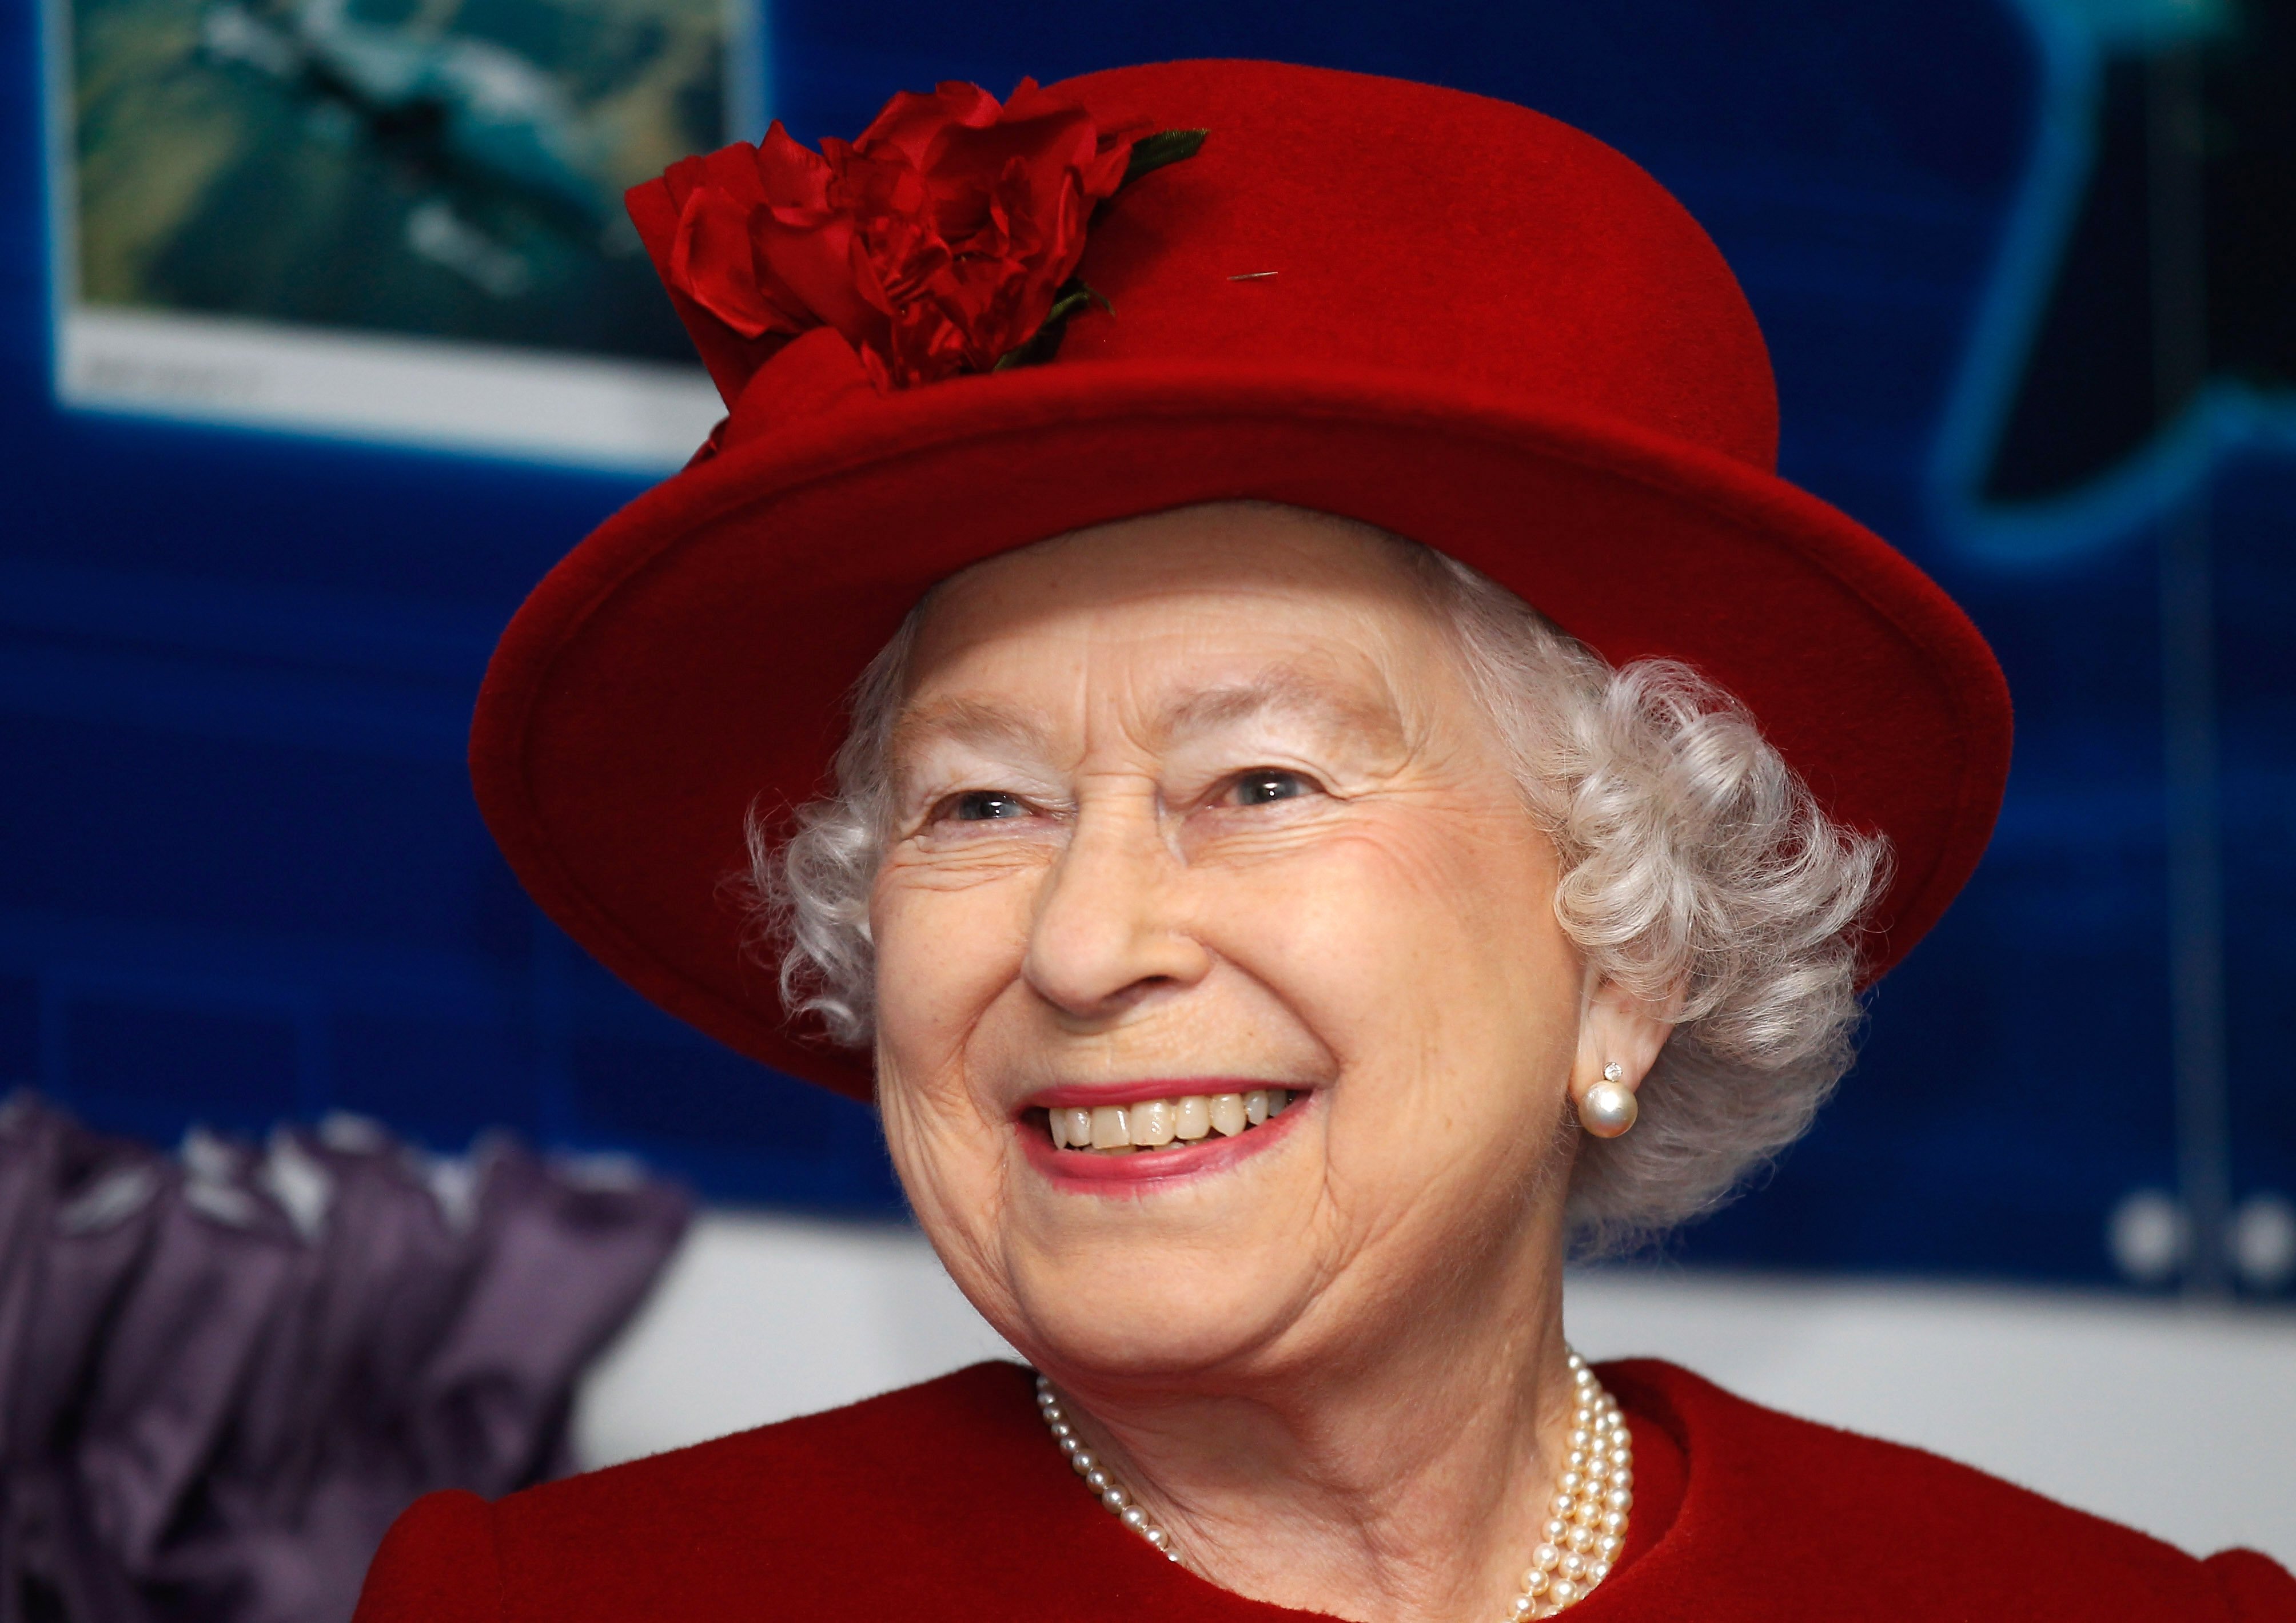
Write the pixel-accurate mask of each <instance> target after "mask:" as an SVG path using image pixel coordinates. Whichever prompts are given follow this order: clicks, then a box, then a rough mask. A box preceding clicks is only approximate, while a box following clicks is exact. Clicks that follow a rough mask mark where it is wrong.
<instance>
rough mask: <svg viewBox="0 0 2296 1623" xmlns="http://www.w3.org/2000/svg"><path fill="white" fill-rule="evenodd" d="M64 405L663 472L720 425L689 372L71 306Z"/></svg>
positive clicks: (705, 388)
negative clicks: (73, 307)
mask: <svg viewBox="0 0 2296 1623" xmlns="http://www.w3.org/2000/svg"><path fill="white" fill-rule="evenodd" d="M57 340H58V342H57V345H56V374H57V375H56V392H57V394H58V395H59V396H60V397H61V399H62V400H63V401H64V403H65V404H67V405H70V406H91V407H98V408H109V409H113V410H122V411H136V412H149V413H153V414H156V415H160V416H176V417H189V418H194V419H198V420H201V421H206V422H216V423H234V424H244V425H247V426H250V427H256V428H274V429H282V430H285V431H288V432H291V433H332V434H345V435H355V436H358V437H361V438H367V439H376V440H388V441H399V442H401V443H406V444H414V445H426V446H433V447H438V448H441V449H453V450H465V451H491V452H497V453H502V454H504V455H509V456H518V457H545V458H549V459H552V460H563V461H570V462H578V463H585V464H590V465H597V466H609V467H627V468H633V469H637V470H641V471H668V470H672V469H675V468H676V467H677V466H679V465H681V464H683V463H684V462H685V459H686V458H687V457H690V456H692V455H693V450H694V449H695V448H696V447H697V446H699V445H700V444H701V441H703V440H705V439H707V438H708V437H709V430H710V426H711V424H715V423H716V422H717V419H718V418H719V417H720V416H724V415H725V408H724V406H723V405H722V404H720V403H719V401H718V399H717V391H716V390H715V389H714V388H712V387H711V386H710V383H709V378H708V377H707V376H706V375H703V373H702V371H701V367H698V366H665V365H660V364H658V363H651V362H644V361H634V360H614V359H608V358H603V357H585V356H577V355H551V354H545V353H542V352H540V351H535V350H512V349H507V348H497V347H493V346H488V345H483V344H467V343H447V342H440V341H438V340H434V339H421V338H387V337H377V336H373V335H371V334H357V333H347V332H329V331H323V330H320V329H317V328H310V327H291V326H282V325H274V324H271V323H267V322H261V321H244V320H238V319H234V318H231V317H216V316H185V315H172V314H169V315H161V314H155V313H152V312H149V311H138V310H123V309H74V310H70V311H69V312H67V313H66V314H65V315H64V317H63V318H62V319H61V322H60V324H59V331H58V334H57Z"/></svg>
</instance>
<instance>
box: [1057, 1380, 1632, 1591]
mask: <svg viewBox="0 0 2296 1623" xmlns="http://www.w3.org/2000/svg"><path fill="white" fill-rule="evenodd" d="M1570 1396H1571V1413H1570V1452H1569V1453H1568V1454H1565V1456H1564V1457H1563V1462H1562V1475H1561V1476H1559V1477H1557V1478H1556V1479H1555V1480H1554V1498H1552V1499H1551V1500H1549V1501H1548V1503H1547V1507H1546V1508H1547V1512H1548V1514H1547V1519H1546V1528H1544V1529H1543V1536H1542V1537H1541V1539H1540V1541H1539V1545H1538V1548H1537V1549H1535V1550H1533V1551H1532V1552H1531V1553H1530V1569H1529V1571H1527V1572H1525V1573H1524V1574H1523V1575H1522V1592H1521V1594H1518V1595H1516V1596H1515V1598H1514V1600H1513V1602H1511V1603H1510V1604H1509V1605H1508V1607H1507V1610H1506V1614H1505V1615H1506V1618H1507V1619H1508V1623H1521V1619H1526V1618H1551V1617H1553V1616H1554V1614H1555V1613H1556V1612H1558V1611H1562V1609H1563V1608H1564V1607H1566V1606H1570V1605H1572V1604H1574V1603H1575V1602H1579V1601H1580V1600H1582V1599H1584V1598H1585V1597H1586V1596H1587V1594H1589V1593H1590V1592H1591V1591H1592V1590H1593V1589H1594V1587H1595V1585H1597V1584H1599V1583H1601V1582H1602V1581H1603V1579H1604V1578H1608V1577H1610V1575H1611V1564H1612V1563H1613V1562H1614V1561H1617V1560H1618V1556H1619V1550H1620V1546H1621V1545H1623V1543H1624V1542H1625V1540H1626V1536H1627V1512H1628V1508H1629V1507H1631V1506H1632V1505H1633V1504H1634V1502H1635V1489H1634V1483H1635V1445H1634V1438H1633V1437H1632V1435H1631V1434H1630V1433H1629V1432H1628V1429H1627V1418H1626V1416H1625V1415H1623V1414H1621V1413H1619V1403H1618V1400H1617V1399H1616V1398H1614V1397H1612V1396H1611V1395H1610V1394H1609V1393H1608V1392H1606V1391H1604V1390H1603V1383H1602V1382H1601V1381H1599V1380H1595V1372H1594V1371H1592V1370H1590V1369H1588V1368H1587V1363H1586V1360H1584V1359H1582V1358H1581V1357H1579V1355H1578V1354H1576V1353H1572V1354H1570ZM1037 1413H1039V1414H1041V1415H1043V1416H1044V1417H1045V1424H1046V1427H1047V1428H1048V1429H1050V1430H1051V1431H1052V1434H1053V1441H1054V1442H1055V1443H1057V1444H1059V1445H1060V1449H1061V1452H1062V1454H1066V1455H1068V1457H1069V1466H1070V1469H1071V1470H1073V1471H1075V1472H1076V1474H1077V1475H1078V1476H1079V1477H1082V1478H1083V1479H1084V1485H1085V1486H1086V1487H1088V1488H1090V1489H1091V1490H1092V1491H1093V1492H1094V1493H1095V1494H1097V1495H1099V1496H1100V1502H1101V1504H1103V1506H1105V1507H1106V1508H1107V1510H1108V1512H1109V1513H1110V1514H1111V1515H1113V1516H1114V1517H1116V1519H1117V1520H1119V1521H1121V1522H1123V1524H1124V1525H1125V1526H1126V1527H1128V1528H1131V1529H1132V1530H1133V1531H1134V1532H1136V1533H1137V1534H1139V1535H1140V1536H1141V1537H1143V1538H1144V1539H1146V1540H1147V1541H1148V1542H1149V1543H1150V1544H1151V1545H1154V1546H1155V1547H1156V1548H1157V1549H1158V1550H1160V1551H1162V1552H1163V1554H1164V1559H1165V1560H1166V1561H1177V1560H1179V1559H1180V1553H1179V1552H1178V1551H1177V1550H1175V1549H1173V1548H1172V1536H1171V1535H1170V1534H1169V1533H1167V1532H1166V1531H1164V1529H1163V1528H1160V1527H1158V1526H1157V1525H1156V1524H1155V1523H1154V1522H1152V1521H1151V1520H1148V1512H1145V1511H1144V1510H1142V1509H1141V1508H1140V1507H1139V1506H1138V1505H1137V1504H1134V1503H1133V1501H1132V1495H1130V1494H1129V1493H1128V1492H1126V1491H1125V1488H1124V1486H1123V1484H1121V1483H1119V1481H1117V1479H1115V1478H1114V1477H1113V1476H1112V1475H1111V1474H1110V1472H1109V1470H1108V1467H1107V1466H1105V1465H1103V1463H1101V1461H1100V1457H1099V1456H1098V1455H1097V1454H1094V1453H1093V1452H1092V1450H1090V1449H1089V1448H1087V1447H1086V1446H1084V1440H1083V1439H1082V1438H1079V1437H1078V1436H1077V1434H1076V1428H1075V1427H1074V1426H1071V1425H1070V1424H1069V1417H1068V1411H1066V1410H1065V1409H1063V1408H1062V1407H1061V1400H1060V1396H1059V1395H1058V1394H1057V1393H1055V1392H1054V1390H1053V1383H1052V1382H1051V1381H1049V1380H1046V1379H1045V1378H1044V1377H1043V1376H1042V1375H1039V1376H1037Z"/></svg>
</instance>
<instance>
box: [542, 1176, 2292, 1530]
mask: <svg viewBox="0 0 2296 1623" xmlns="http://www.w3.org/2000/svg"><path fill="white" fill-rule="evenodd" d="M1567 1301H1568V1306H1567V1309H1566V1311H1567V1313H1568V1315H1569V1322H1570V1333H1571V1339H1573V1341H1575V1342H1576V1343H1577V1345H1578V1346H1579V1349H1580V1350H1581V1351H1583V1352H1585V1353H1587V1355H1589V1356H1591V1357H1612V1356H1618V1355H1626V1354H1631V1353H1648V1354H1655V1355H1660V1356H1662V1357H1668V1358H1671V1359H1673V1360H1674V1361H1675V1362H1676V1363H1682V1364H1685V1365H1687V1366H1689V1367H1690V1368H1692V1369H1694V1370H1697V1371H1698V1372H1700V1373H1702V1374H1703V1375H1706V1376H1708V1377H1709V1378H1710V1379H1712V1380H1717V1381H1718V1382H1720V1383H1721V1384H1722V1385H1724V1386H1726V1387H1727V1388H1731V1389H1732V1390H1733V1391H1735V1392H1738V1393H1741V1394H1743V1396H1748V1397H1751V1398H1753V1399H1756V1400H1757V1401H1759V1402H1762V1403H1767V1404H1769V1405H1774V1406H1775V1407H1777V1408H1781V1409H1786V1410H1791V1411H1792V1412H1793V1413H1797V1414H1805V1415H1808V1416H1810V1417H1812V1418H1814V1419H1817V1420H1825V1421H1833V1423H1835V1424H1837V1425H1843V1426H1848V1427H1850V1428H1851V1429H1856V1430H1859V1431H1865V1432H1869V1433H1872V1434H1874V1435H1876V1436H1880V1437H1887V1438H1896V1439H1898V1441H1901V1442H1909V1443H1916V1444H1919V1445H1920V1446H1923V1447H1925V1448H1931V1449H1934V1450H1935V1451H1936V1452H1938V1453H1939V1454H1947V1455H1949V1456H1951V1457H1953V1458H1955V1459H1958V1460H1964V1461H1967V1462H1970V1463H1971V1464H1973V1465H1977V1466H1980V1467H1982V1468H1983V1469H1985V1470H1988V1471H1994V1472H1996V1473H1997V1474H1999V1475H2001V1476H2005V1477H2007V1478H2009V1479H2012V1480H2013V1481H2017V1482H2021V1483H2023V1484H2025V1485H2026V1486H2028V1487H2033V1488H2037V1489H2038V1490H2039V1491H2041V1492H2042V1493H2045V1494H2047V1495H2051V1496H2052V1497H2054V1498H2057V1499H2061V1500H2064V1501H2066V1502H2067V1503H2069V1504H2077V1505H2079V1506H2081V1507H2082V1508H2083V1509H2086V1510H2090V1511H2095V1512H2097V1513H2098V1514H2100V1515H2103V1516H2109V1517H2111V1518H2112V1519H2113V1520H2117V1521H2123V1522H2128V1523H2130V1524H2131V1525H2134V1526H2136V1527H2141V1528H2144V1529H2145V1530H2147V1531H2148V1532H2152V1533H2154V1534H2157V1535H2159V1536H2161V1537H2163V1538H2167V1539H2169V1540H2170V1541H2171V1542H2173V1543H2176V1544H2178V1545H2183V1546H2184V1547H2185V1548H2186V1549H2188V1550H2192V1551H2194V1552H2197V1553H2205V1552H2208V1551H2210V1550H2216V1549H2221V1548H2223V1547H2225V1546H2226V1545H2235V1544H2245V1545H2251V1547H2254V1548H2257V1549H2261V1550H2264V1551H2267V1552H2268V1553H2271V1554H2273V1555H2274V1556H2276V1557H2277V1558H2278V1559H2279V1560H2281V1561H2284V1562H2290V1563H2292V1564H2296V1314H2287V1313H2284V1312H2283V1313H2274V1314H2267V1313H2261V1312H2253V1313H2251V1312H2231V1311H2225V1312H2210V1313H2201V1312H2194V1311H2189V1310H2186V1309H2185V1308H2182V1307H2181V1306H2177V1304H2174V1303H2169V1302H2154V1301H2142V1300H2128V1299H2122V1298H2109V1297H2102V1296H2099V1297H2087V1296H2082V1295H2078V1294H2071V1293H2063V1294H2058V1293H2038V1292H2026V1291H2012V1290H2005V1289H1962V1288H1950V1287H1944V1286H1923V1285H1901V1284H1892V1285H1878V1284H1866V1283H1849V1282H1841V1281H1788V1280H1776V1279H1756V1278H1745V1277H1731V1276H1719V1277H1718V1276H1715V1275H1710V1274H1691V1273H1594V1274H1585V1275H1580V1276H1578V1277H1576V1278H1574V1279H1573V1281H1572V1282H1571V1284H1570V1289H1569V1292H1568V1297H1567ZM1009 1355H1010V1353H1009V1350H1008V1349H1007V1348H1005V1346H1004V1343H1003V1342H1002V1341H1001V1340H1000V1339H998V1337H997V1336H996V1332H995V1331H991V1330H990V1329H989V1328H988V1325H987V1324H985V1323H983V1322H981V1320H980V1317H979V1316H978V1315H977V1314H974V1313H973V1311H972V1308H971V1307H970V1306H968V1305H967V1304H966V1303H965V1301H964V1298H961V1297H960V1296H958V1295H957V1293H956V1290H955V1287H954V1286H952V1285H951V1284H950V1283H949V1282H948V1280H947V1276H946V1275H945V1274H943V1273H942V1272H941V1270H940V1265H939V1263H937V1262H936V1261H935V1260H934V1258H933V1256H932V1253H931V1250H930V1249H929V1248H927V1247H926V1246H925V1243H924V1241H923V1240H922V1238H921V1237H920V1236H918V1235H916V1234H915V1233H914V1232H910V1231H907V1230H904V1229H888V1228H868V1227H857V1226H840V1225H836V1224H830V1223H808V1222H802V1221H799V1220H795V1219H789V1218H776V1217H766V1216H759V1215H746V1214H738V1213H726V1212H718V1213H712V1214H709V1215H706V1216H705V1217H704V1218H703V1219H702V1220H701V1223H698V1224H697V1225H696V1227H695V1230H694V1233H693V1238H692V1239H691V1240H689V1241H688V1242H687V1245H686V1248H685V1250H684V1252H683V1253H681V1254H680V1256H678V1258H677V1259H676V1262H675V1263H674V1264H673V1265H672V1266H671V1269H670V1271H669V1273H668V1276H667V1277H666V1278H665V1279H664V1281H663V1282H662V1287H661V1289H660V1290H659V1291H658V1292H657V1294H656V1295H655V1297H654V1298H653V1299H652V1302H651V1303H649V1305H648V1306H647V1307H646V1310H645V1312H644V1314H643V1315H642V1316H641V1317H640V1319H639V1320H638V1322H636V1323H635V1324H634V1325H633V1326H632V1327H631V1330H630V1332H629V1333H628V1334H627V1336H625V1337H624V1338H623V1339H622V1341H621V1342H620V1343H619V1345H618V1346H617V1347H614V1348H613V1349H612V1350H611V1352H610V1353H609V1354H608V1355H607V1357H606V1358H605V1359H604V1360H603V1362H602V1363H600V1365H599V1366H598V1368H597V1369H596V1370H595V1371H594V1372H593V1374H592V1376H591V1379H590V1380H589V1382H588V1383H587V1385H586V1388H585V1389H584V1392H583V1395H582V1398H581V1402H580V1405H579V1406H578V1410H577V1413H576V1418H575V1426H576V1445H577V1447H578V1451H579V1452H580V1454H581V1456H582V1458H583V1459H584V1460H585V1461H586V1462H588V1463H590V1464H604V1463H607V1462H611V1461H615V1460H620V1459H627V1458H630V1457H633V1456H635V1455H637V1454H652V1453H656V1452H658V1451H660V1450H661V1449H665V1448H671V1447H676V1446H679V1445H681V1444H684V1443H689V1442H697V1441H700V1440H701V1439H702V1438H709V1437H716V1436H720V1435H723V1434H724V1433H726V1432H729V1431H737V1430H740V1429H743V1428H745V1427H749V1426H755V1425H760V1424H763V1423H765V1422H767V1421H775V1420H781V1419H784V1418H786V1417H788V1416H790V1415H792V1414H803V1413H811V1412H813V1411H816V1410H819V1409H824V1408H829V1407H832V1406H834V1405H838V1404H841V1403H848V1402H851V1401H852V1400H854V1399H856V1398H858V1397H863V1396H868V1395H869V1394H871V1393H873V1392H881V1391H885V1390H887V1389H889V1388H892V1387H896V1386H900V1385H904V1384H906V1383H907V1382H910V1381H914V1380H924V1379H926V1378H927V1377H929V1376H932V1375H937V1374H939V1373H941V1372H944V1371H947V1370H951V1369H955V1368H956V1367H958V1366H959V1365H961V1364H965V1363H972V1362H974V1361H976V1360H978V1359H980V1358H986V1357H997V1356H1009Z"/></svg>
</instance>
